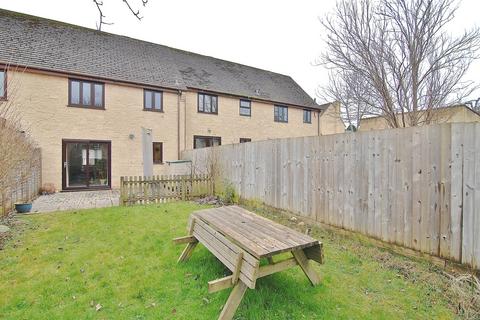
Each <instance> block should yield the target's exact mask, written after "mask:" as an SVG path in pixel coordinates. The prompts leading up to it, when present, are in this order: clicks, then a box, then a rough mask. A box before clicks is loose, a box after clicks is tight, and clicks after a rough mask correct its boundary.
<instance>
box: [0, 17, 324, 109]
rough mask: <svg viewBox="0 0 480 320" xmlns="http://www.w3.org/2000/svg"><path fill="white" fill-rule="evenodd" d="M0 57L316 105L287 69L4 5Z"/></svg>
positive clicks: (33, 64) (144, 81)
mask: <svg viewBox="0 0 480 320" xmlns="http://www.w3.org/2000/svg"><path fill="white" fill-rule="evenodd" d="M0 62H1V63H8V64H13V65H21V66H26V67H32V68H42V69H48V70H52V71H61V72H66V73H75V74H83V75H88V76H92V77H99V78H105V79H111V80H118V81H125V82H132V83H138V84H144V85H150V86H158V87H166V88H173V89H186V88H196V89H201V90H206V91H213V92H220V93H227V94H232V95H238V96H245V97H251V98H258V99H264V100H269V101H273V102H278V103H285V104H291V105H296V106H304V107H311V108H318V109H321V107H320V106H318V105H317V104H316V103H315V102H314V101H313V100H312V98H311V97H310V96H309V95H308V94H307V93H306V92H305V91H304V90H303V89H302V88H301V87H300V86H299V85H298V84H297V83H296V82H295V81H294V80H293V79H292V78H291V77H289V76H286V75H282V74H278V73H274V72H270V71H266V70H261V69H257V68H253V67H249V66H245V65H241V64H237V63H234V62H229V61H225V60H221V59H216V58H212V57H208V56H203V55H199V54H195V53H191V52H187V51H183V50H179V49H174V48H170V47H167V46H163V45H159V44H154V43H150V42H145V41H140V40H137V39H132V38H129V37H125V36H119V35H115V34H110V33H106V32H99V31H97V30H93V29H88V28H84V27H79V26H75V25H71V24H67V23H63V22H58V21H53V20H48V19H44V18H40V17H35V16H30V15H25V14H21V13H17V12H12V11H7V10H3V9H0Z"/></svg>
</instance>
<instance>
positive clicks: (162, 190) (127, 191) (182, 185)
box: [120, 174, 213, 206]
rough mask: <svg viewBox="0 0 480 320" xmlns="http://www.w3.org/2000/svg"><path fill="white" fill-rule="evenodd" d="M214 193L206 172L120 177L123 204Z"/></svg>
mask: <svg viewBox="0 0 480 320" xmlns="http://www.w3.org/2000/svg"><path fill="white" fill-rule="evenodd" d="M212 193H213V181H212V179H211V177H210V176H208V175H206V174H194V175H161V176H150V177H145V176H138V177H137V176H134V177H131V176H130V177H120V203H121V204H122V205H124V206H125V205H132V204H147V203H163V202H170V201H177V200H190V199H192V198H196V197H202V196H206V195H210V194H212Z"/></svg>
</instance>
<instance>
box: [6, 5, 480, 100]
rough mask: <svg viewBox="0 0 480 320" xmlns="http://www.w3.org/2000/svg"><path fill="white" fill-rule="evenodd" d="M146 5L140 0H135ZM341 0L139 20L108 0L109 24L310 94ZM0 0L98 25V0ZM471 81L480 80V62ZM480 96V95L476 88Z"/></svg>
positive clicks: (167, 10)
mask: <svg viewBox="0 0 480 320" xmlns="http://www.w3.org/2000/svg"><path fill="white" fill-rule="evenodd" d="M130 2H131V3H132V5H134V6H135V7H138V8H140V7H141V0H130ZM334 4H335V0H316V1H314V0H301V1H286V0H262V1H259V0H241V1H228V0H202V1H198V0H170V1H166V0H149V2H148V4H147V7H146V8H141V9H142V15H143V16H144V18H143V19H142V21H138V20H136V19H135V18H134V17H133V16H132V15H131V14H130V12H129V11H128V9H127V7H126V6H125V4H124V3H123V1H122V0H104V6H103V11H104V14H105V15H106V16H107V17H106V21H109V22H114V25H110V26H103V28H102V29H103V31H108V32H111V33H116V34H121V35H126V36H129V37H133V38H137V39H142V40H147V41H150V42H155V43H159V44H164V45H167V46H171V47H175V48H179V49H184V50H188V51H192V52H197V53H200V54H205V55H209V56H213V57H216V58H221V59H225V60H230V61H234V62H238V63H243V64H246V65H250V66H254V67H258V68H262V69H267V70H272V71H275V72H279V73H283V74H288V75H290V76H292V77H293V78H294V79H295V80H296V81H297V82H298V83H299V84H300V85H301V86H302V87H303V88H304V89H305V90H306V91H307V92H308V93H309V94H310V95H311V96H312V97H315V90H316V88H317V87H318V86H319V85H322V84H323V85H324V84H326V82H327V71H326V70H325V69H324V68H323V67H319V66H314V64H315V60H316V59H317V58H318V56H319V55H320V53H321V52H322V50H323V48H324V46H323V43H322V37H323V36H324V34H322V28H321V26H320V23H319V21H318V18H319V17H321V16H324V15H325V14H326V13H328V12H329V11H331V10H332V8H333V6H334ZM0 7H1V8H4V9H9V10H14V11H19V12H23V13H28V14H32V15H37V16H41V17H46V18H50V19H55V20H60V21H64V22H68V23H73V24H77V25H81V26H85V27H89V28H95V26H96V22H97V21H98V12H97V9H96V7H95V5H94V3H93V1H92V0H75V1H71V0H68V1H66V0H41V1H39V0H37V1H33V0H15V1H12V0H0ZM479 12H480V1H479V0H463V1H462V3H461V5H460V8H459V10H458V11H457V16H456V20H455V21H454V23H453V24H452V25H451V27H450V29H449V31H451V32H452V33H458V32H462V31H463V30H464V29H465V28H470V27H472V26H474V25H475V23H477V25H478V23H480V18H479ZM468 79H469V80H474V81H475V82H477V83H480V61H477V62H475V63H474V65H473V66H472V68H471V70H470V71H469V74H468ZM474 97H480V92H479V91H477V92H476V93H475V95H474Z"/></svg>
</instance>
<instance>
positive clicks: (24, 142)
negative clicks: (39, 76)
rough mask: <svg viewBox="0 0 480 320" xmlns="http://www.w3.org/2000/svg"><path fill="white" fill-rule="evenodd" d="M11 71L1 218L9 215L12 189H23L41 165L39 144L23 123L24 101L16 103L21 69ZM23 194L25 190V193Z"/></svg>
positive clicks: (1, 151) (0, 120)
mask: <svg viewBox="0 0 480 320" xmlns="http://www.w3.org/2000/svg"><path fill="white" fill-rule="evenodd" d="M6 69H8V70H9V77H8V81H7V82H6V86H5V87H6V90H7V94H8V99H7V100H0V155H1V159H2V160H1V161H0V217H1V216H2V214H5V213H6V212H8V208H7V207H6V205H7V204H8V203H9V200H10V199H9V192H10V190H11V188H12V186H15V185H21V184H22V183H25V180H26V179H28V178H29V172H30V171H31V168H34V167H35V166H37V165H39V163H36V162H37V161H39V158H38V157H37V156H36V154H35V152H36V151H38V150H37V149H36V144H35V143H34V141H33V140H32V139H31V138H30V134H29V130H28V128H27V127H26V125H25V124H24V123H22V119H21V115H20V110H21V109H22V105H21V101H20V100H19V99H16V97H17V92H18V90H19V87H20V83H19V82H18V81H17V80H16V78H15V74H16V73H21V72H23V70H21V69H20V68H12V67H9V66H7V67H6ZM22 190H23V189H22Z"/></svg>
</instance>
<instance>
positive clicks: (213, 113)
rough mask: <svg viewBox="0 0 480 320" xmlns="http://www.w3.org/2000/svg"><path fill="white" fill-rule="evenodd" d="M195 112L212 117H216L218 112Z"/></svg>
mask: <svg viewBox="0 0 480 320" xmlns="http://www.w3.org/2000/svg"><path fill="white" fill-rule="evenodd" d="M197 112H198V113H202V114H212V115H215V116H218V112H204V111H199V110H197Z"/></svg>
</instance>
